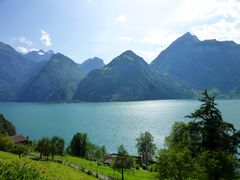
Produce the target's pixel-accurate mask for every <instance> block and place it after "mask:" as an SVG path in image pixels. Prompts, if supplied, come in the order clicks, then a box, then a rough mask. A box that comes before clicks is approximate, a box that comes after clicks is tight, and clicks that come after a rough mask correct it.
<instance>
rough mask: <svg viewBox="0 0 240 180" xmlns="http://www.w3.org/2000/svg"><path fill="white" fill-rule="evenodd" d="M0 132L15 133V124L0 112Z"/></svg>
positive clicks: (10, 134)
mask: <svg viewBox="0 0 240 180" xmlns="http://www.w3.org/2000/svg"><path fill="white" fill-rule="evenodd" d="M0 134H7V135H9V136H13V135H16V128H15V126H14V125H13V124H12V123H11V122H9V121H8V120H7V119H5V117H4V116H3V115H2V114H0Z"/></svg>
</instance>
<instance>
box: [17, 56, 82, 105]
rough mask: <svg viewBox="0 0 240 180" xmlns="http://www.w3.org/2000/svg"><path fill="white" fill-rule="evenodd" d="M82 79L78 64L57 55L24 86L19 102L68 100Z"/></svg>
mask: <svg viewBox="0 0 240 180" xmlns="http://www.w3.org/2000/svg"><path fill="white" fill-rule="evenodd" d="M82 77H83V75H82V73H81V71H80V68H79V67H78V64H76V63H75V62H73V61H72V60H71V59H70V58H68V57H66V56H64V55H62V54H60V53H57V54H55V55H53V56H52V57H51V59H50V60H49V61H48V62H47V63H45V64H44V66H43V67H42V69H41V70H40V71H39V73H38V74H36V75H35V76H34V77H33V78H32V79H31V80H29V82H28V83H27V84H26V85H25V88H24V91H23V92H22V94H21V96H20V98H19V101H65V100H70V99H71V98H72V95H73V93H74V92H75V90H76V88H77V85H78V83H79V82H80V80H81V79H82Z"/></svg>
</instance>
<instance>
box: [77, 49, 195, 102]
mask: <svg viewBox="0 0 240 180" xmlns="http://www.w3.org/2000/svg"><path fill="white" fill-rule="evenodd" d="M190 96H191V93H189V90H186V89H185V88H184V87H183V86H181V85H180V84H178V83H176V82H175V81H172V80H171V79H169V78H165V77H164V76H161V75H157V74H155V73H154V72H153V71H152V70H151V69H150V67H149V65H148V64H147V63H146V62H145V61H144V60H143V59H142V58H141V57H139V56H137V55H136V54H135V53H133V52H132V51H126V52H124V53H122V54H121V55H120V56H118V57H116V58H115V59H113V60H112V61H111V62H110V63H109V64H108V65H106V66H104V67H103V68H101V69H97V70H93V71H92V72H90V73H89V74H88V75H87V76H86V77H85V78H84V79H83V80H82V81H81V82H80V83H79V86H78V88H77V91H76V93H75V95H74V97H73V98H74V99H75V100H82V101H127V100H146V99H167V98H184V97H185V98H186V97H190Z"/></svg>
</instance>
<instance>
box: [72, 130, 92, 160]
mask: <svg viewBox="0 0 240 180" xmlns="http://www.w3.org/2000/svg"><path fill="white" fill-rule="evenodd" d="M87 148H88V137H87V134H86V133H79V132H78V133H77V134H75V135H74V136H73V138H72V140H71V143H70V145H69V147H68V152H69V153H70V154H71V155H74V156H79V157H86V154H87Z"/></svg>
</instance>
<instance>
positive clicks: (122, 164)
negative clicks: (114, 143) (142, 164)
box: [113, 145, 133, 180]
mask: <svg viewBox="0 0 240 180" xmlns="http://www.w3.org/2000/svg"><path fill="white" fill-rule="evenodd" d="M132 166H133V160H132V158H131V157H130V156H129V155H128V152H127V151H126V149H125V148H124V146H123V145H120V146H119V147H118V153H117V157H116V159H115V160H114V163H113V168H114V169H117V170H118V171H120V172H121V174H122V180H124V169H129V168H131V167H132Z"/></svg>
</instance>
